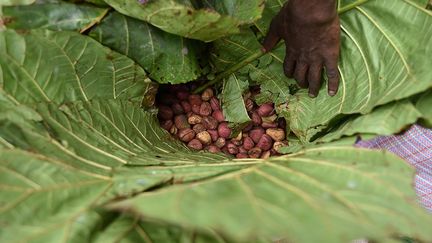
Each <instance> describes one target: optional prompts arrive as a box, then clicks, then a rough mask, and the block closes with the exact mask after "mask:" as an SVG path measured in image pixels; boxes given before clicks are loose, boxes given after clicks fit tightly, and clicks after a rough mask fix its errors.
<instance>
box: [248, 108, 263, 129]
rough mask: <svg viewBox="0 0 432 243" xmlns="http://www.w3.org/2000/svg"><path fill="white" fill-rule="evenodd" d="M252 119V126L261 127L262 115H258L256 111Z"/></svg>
mask: <svg viewBox="0 0 432 243" xmlns="http://www.w3.org/2000/svg"><path fill="white" fill-rule="evenodd" d="M251 118H252V124H253V125H254V126H259V125H261V123H262V119H261V117H260V115H258V113H257V112H256V111H255V112H253V113H252V115H251Z"/></svg>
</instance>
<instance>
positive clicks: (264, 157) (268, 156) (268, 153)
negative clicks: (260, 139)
mask: <svg viewBox="0 0 432 243" xmlns="http://www.w3.org/2000/svg"><path fill="white" fill-rule="evenodd" d="M270 155H271V153H270V151H265V152H264V153H262V154H261V159H268V158H270Z"/></svg>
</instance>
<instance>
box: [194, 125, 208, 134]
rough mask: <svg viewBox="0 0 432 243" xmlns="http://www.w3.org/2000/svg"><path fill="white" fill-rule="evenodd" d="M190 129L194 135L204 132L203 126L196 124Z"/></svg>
mask: <svg viewBox="0 0 432 243" xmlns="http://www.w3.org/2000/svg"><path fill="white" fill-rule="evenodd" d="M192 129H193V130H194V132H195V133H197V134H198V133H200V132H202V131H205V130H206V128H205V127H204V125H203V124H196V125H194V126H193V127H192Z"/></svg>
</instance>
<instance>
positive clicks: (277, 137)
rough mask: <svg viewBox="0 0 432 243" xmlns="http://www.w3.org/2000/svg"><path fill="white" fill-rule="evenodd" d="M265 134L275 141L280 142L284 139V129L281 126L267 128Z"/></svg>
mask: <svg viewBox="0 0 432 243" xmlns="http://www.w3.org/2000/svg"><path fill="white" fill-rule="evenodd" d="M266 134H267V135H269V136H270V137H271V138H272V139H273V140H274V141H276V142H280V141H282V140H284V139H285V131H284V130H283V129H282V128H269V129H267V130H266Z"/></svg>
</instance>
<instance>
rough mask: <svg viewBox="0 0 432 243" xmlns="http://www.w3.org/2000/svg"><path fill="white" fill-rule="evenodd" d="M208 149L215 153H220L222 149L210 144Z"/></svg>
mask: <svg viewBox="0 0 432 243" xmlns="http://www.w3.org/2000/svg"><path fill="white" fill-rule="evenodd" d="M207 151H209V152H210V153H214V154H215V153H219V152H220V151H221V150H220V148H218V147H216V146H215V145H210V146H208V147H207Z"/></svg>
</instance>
